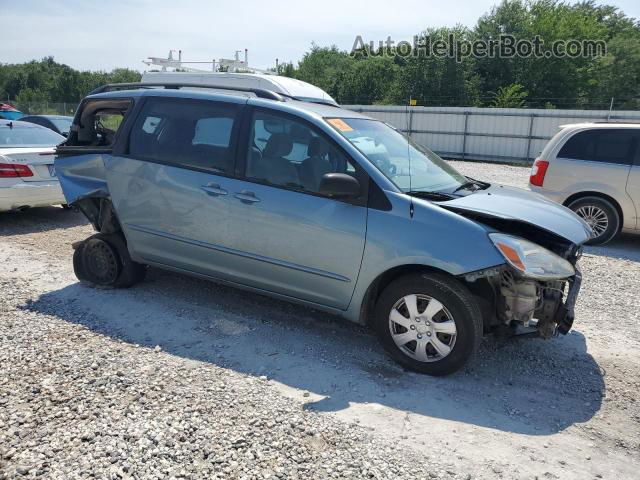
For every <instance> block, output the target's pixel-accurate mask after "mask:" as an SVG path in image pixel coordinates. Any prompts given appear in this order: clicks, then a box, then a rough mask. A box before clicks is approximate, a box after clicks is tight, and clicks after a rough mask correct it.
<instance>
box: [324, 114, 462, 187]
mask: <svg viewBox="0 0 640 480" xmlns="http://www.w3.org/2000/svg"><path fill="white" fill-rule="evenodd" d="M326 120H327V122H328V123H329V124H330V125H331V126H332V127H333V128H335V129H336V130H337V131H338V132H340V134H341V135H342V136H343V137H345V138H346V139H347V140H349V142H351V143H352V144H353V145H354V146H355V147H356V148H357V149H358V150H360V152H362V154H363V155H365V156H366V157H367V158H368V159H369V160H370V161H371V162H372V163H373V164H374V165H375V166H376V167H378V169H379V170H380V171H381V172H382V173H383V174H384V175H385V176H386V177H387V178H388V179H389V180H391V181H392V182H393V183H394V184H395V185H396V186H397V187H398V188H400V189H401V190H402V191H404V192H409V191H414V192H415V191H422V192H443V193H451V192H453V191H454V190H456V189H457V188H458V187H460V186H461V185H463V184H465V183H466V182H467V179H466V178H465V177H464V176H463V175H462V174H461V173H459V172H458V171H457V170H456V169H455V168H453V167H451V166H450V165H449V164H448V163H447V162H445V161H444V160H443V159H442V158H440V157H439V156H438V155H436V154H435V153H433V152H432V151H431V150H429V149H428V148H425V147H422V146H420V145H418V144H417V143H415V142H414V141H413V140H411V139H410V138H408V137H406V136H404V135H402V134H401V133H400V132H398V131H397V130H394V129H393V128H391V127H390V126H388V125H387V124H385V123H383V122H381V121H379V120H369V119H363V118H362V119H361V118H328V119H326ZM409 159H411V162H409Z"/></svg>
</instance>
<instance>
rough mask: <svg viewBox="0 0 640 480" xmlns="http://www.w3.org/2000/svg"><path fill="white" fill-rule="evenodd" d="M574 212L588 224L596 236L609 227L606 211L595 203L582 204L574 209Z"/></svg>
mask: <svg viewBox="0 0 640 480" xmlns="http://www.w3.org/2000/svg"><path fill="white" fill-rule="evenodd" d="M576 214H578V215H579V216H580V217H582V219H583V220H584V221H585V222H587V223H588V224H589V226H590V227H591V230H593V233H594V235H595V236H596V237H599V236H600V235H602V234H603V233H604V232H606V231H607V228H609V217H608V215H607V213H606V212H605V211H604V210H603V209H601V208H600V207H598V206H596V205H583V206H581V207H580V208H578V209H576Z"/></svg>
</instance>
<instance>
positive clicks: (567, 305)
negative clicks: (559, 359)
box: [554, 265, 582, 335]
mask: <svg viewBox="0 0 640 480" xmlns="http://www.w3.org/2000/svg"><path fill="white" fill-rule="evenodd" d="M575 269H576V274H575V275H574V277H573V278H572V279H571V280H569V292H568V293H567V299H566V300H565V302H564V304H560V306H559V307H558V310H557V311H556V317H555V319H554V321H555V323H556V324H557V325H558V327H557V332H558V333H561V334H563V335H566V334H567V333H569V330H571V327H572V326H573V319H574V318H575V313H574V312H575V306H576V301H577V300H578V293H579V292H580V287H581V285H582V272H581V271H580V268H578V266H577V265H576V266H575Z"/></svg>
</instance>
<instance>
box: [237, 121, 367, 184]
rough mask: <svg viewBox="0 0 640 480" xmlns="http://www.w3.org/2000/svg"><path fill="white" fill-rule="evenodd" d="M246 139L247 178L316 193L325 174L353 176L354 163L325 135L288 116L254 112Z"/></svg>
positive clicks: (354, 170)
mask: <svg viewBox="0 0 640 480" xmlns="http://www.w3.org/2000/svg"><path fill="white" fill-rule="evenodd" d="M249 142H250V143H249V149H248V153H247V170H246V176H247V177H248V178H250V179H254V180H258V181H261V182H265V183H270V184H273V185H279V186H283V187H289V188H292V189H295V190H301V191H307V192H312V193H319V192H320V190H319V189H320V181H321V179H322V176H323V175H324V174H326V173H347V174H349V175H353V176H356V172H357V169H356V168H355V167H354V165H353V164H352V163H351V162H350V161H349V160H347V159H346V157H345V155H344V154H342V152H340V151H339V150H338V149H337V148H336V147H335V146H334V145H332V143H331V142H330V141H329V140H328V139H327V138H325V136H324V135H321V134H320V133H319V132H318V131H316V130H315V129H314V128H311V127H310V126H308V125H307V124H306V123H304V122H302V121H298V120H295V119H294V118H291V117H289V116H285V115H278V114H274V113H267V112H263V111H256V112H255V113H254V116H253V121H252V128H251V134H250V137H249Z"/></svg>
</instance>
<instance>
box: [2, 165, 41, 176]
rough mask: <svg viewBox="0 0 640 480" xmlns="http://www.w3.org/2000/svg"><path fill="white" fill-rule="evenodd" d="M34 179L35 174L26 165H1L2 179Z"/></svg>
mask: <svg viewBox="0 0 640 480" xmlns="http://www.w3.org/2000/svg"><path fill="white" fill-rule="evenodd" d="M16 177H33V172H32V171H31V169H30V168H29V167H27V166H26V165H19V164H15V163H0V178H16Z"/></svg>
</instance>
